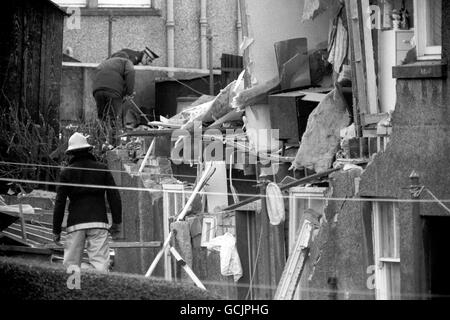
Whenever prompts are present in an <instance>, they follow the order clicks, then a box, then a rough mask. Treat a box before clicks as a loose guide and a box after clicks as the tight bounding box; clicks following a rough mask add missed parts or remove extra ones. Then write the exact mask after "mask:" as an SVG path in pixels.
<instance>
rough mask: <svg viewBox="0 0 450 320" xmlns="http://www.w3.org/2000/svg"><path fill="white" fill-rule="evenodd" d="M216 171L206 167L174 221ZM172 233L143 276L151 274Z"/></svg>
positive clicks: (185, 211) (184, 212)
mask: <svg viewBox="0 0 450 320" xmlns="http://www.w3.org/2000/svg"><path fill="white" fill-rule="evenodd" d="M215 171H216V168H214V167H213V166H211V167H209V169H207V170H206V171H205V172H204V173H203V175H202V176H201V178H200V180H199V181H198V182H197V185H196V186H195V189H194V191H192V193H191V196H190V197H189V199H188V201H187V202H186V204H185V206H184V208H183V210H182V211H181V212H180V214H179V215H178V218H177V220H176V221H181V220H183V219H184V217H185V216H186V214H187V213H188V211H189V209H190V207H191V205H192V203H193V202H194V200H195V197H196V196H197V194H198V193H199V192H200V191H201V190H202V189H203V188H204V187H205V185H206V183H207V182H208V181H209V180H210V179H211V177H212V176H213V174H214V172H215ZM172 235H173V231H171V232H170V233H169V235H168V236H167V239H166V241H164V244H163V246H162V248H161V250H160V251H159V252H158V254H157V255H156V257H155V259H154V260H153V262H152V264H151V265H150V267H149V268H148V271H147V273H146V274H145V277H146V278H148V277H150V276H151V275H152V273H153V271H155V268H156V266H157V265H158V262H159V260H161V258H162V256H163V254H164V252H165V251H166V249H167V248H168V247H169V244H170V240H171V239H172Z"/></svg>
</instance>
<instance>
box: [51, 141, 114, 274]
mask: <svg viewBox="0 0 450 320" xmlns="http://www.w3.org/2000/svg"><path fill="white" fill-rule="evenodd" d="M91 149H92V146H91V145H90V144H89V143H88V142H87V140H86V138H85V137H84V136H83V135H82V134H80V133H75V134H73V135H72V136H71V137H70V139H69V147H68V149H67V151H66V153H67V154H69V155H71V159H70V162H69V166H68V167H67V168H65V169H63V170H62V171H61V174H60V182H61V185H59V186H58V188H57V193H56V202H55V209H54V212H53V234H54V241H55V242H56V243H59V242H60V240H61V229H62V222H63V218H64V211H65V207H66V200H67V198H69V201H70V202H69V208H68V209H69V215H68V218H67V228H66V231H67V236H66V243H65V248H64V265H65V266H67V267H70V266H72V265H76V266H78V267H81V268H88V269H96V270H98V271H103V272H106V271H108V269H109V245H108V229H109V231H110V232H111V235H112V236H115V235H116V234H117V233H118V232H119V226H120V224H121V222H122V203H121V199H120V194H119V191H118V190H117V189H115V187H116V184H115V182H114V179H113V177H112V175H111V172H110V171H109V170H108V167H107V166H105V165H103V164H101V163H99V162H97V161H96V159H95V157H94V156H93V154H92V153H91V152H90V150H91ZM105 195H106V199H107V200H108V204H109V208H110V210H111V215H112V227H111V228H110V226H109V221H108V216H107V212H106V202H105ZM86 245H87V246H86ZM85 246H86V251H87V254H88V257H89V264H87V265H84V264H82V263H81V262H82V256H83V252H84V249H85Z"/></svg>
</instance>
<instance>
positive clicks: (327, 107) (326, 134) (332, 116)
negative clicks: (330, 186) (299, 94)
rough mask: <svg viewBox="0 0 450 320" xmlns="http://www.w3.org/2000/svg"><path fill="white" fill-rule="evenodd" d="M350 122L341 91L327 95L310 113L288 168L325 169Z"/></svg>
mask: <svg viewBox="0 0 450 320" xmlns="http://www.w3.org/2000/svg"><path fill="white" fill-rule="evenodd" d="M349 123H350V115H349V113H348V111H347V103H346V101H345V98H344V96H343V94H342V91H341V88H340V87H339V86H336V88H335V89H334V90H333V91H332V92H330V93H329V94H328V95H327V96H326V97H325V99H324V100H323V101H322V102H321V103H320V104H319V106H318V107H317V108H316V109H315V110H314V111H313V113H311V115H310V116H309V119H308V126H307V128H306V132H305V134H304V135H303V138H302V141H301V144H300V149H299V151H298V154H297V157H296V159H295V161H294V163H293V165H292V167H293V168H295V169H300V168H303V167H305V168H312V169H314V170H315V171H316V172H322V171H326V170H328V169H329V168H330V167H331V165H332V162H333V158H334V157H335V155H336V153H337V151H338V150H339V145H340V132H341V130H342V129H344V128H346V127H347V126H348V125H349Z"/></svg>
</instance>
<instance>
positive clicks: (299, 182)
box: [223, 168, 341, 212]
mask: <svg viewBox="0 0 450 320" xmlns="http://www.w3.org/2000/svg"><path fill="white" fill-rule="evenodd" d="M339 170H341V169H340V168H337V169H330V170H328V171H325V172H321V173H317V174H314V175H311V176H308V177H305V178H303V179H300V180H296V181H293V182H290V183H288V184H285V185H282V186H280V189H281V191H286V190H289V189H290V188H294V187H297V186H300V185H302V184H307V183H310V182H313V181H315V180H318V179H321V178H323V177H326V176H328V175H330V174H332V173H333V172H336V171H339ZM258 200H260V197H259V196H255V197H250V198H248V199H246V200H243V201H241V202H239V203H236V204H233V205H231V206H229V207H227V208H225V209H223V212H227V211H234V210H236V209H239V208H241V207H243V206H244V205H247V204H249V203H252V202H255V201H258Z"/></svg>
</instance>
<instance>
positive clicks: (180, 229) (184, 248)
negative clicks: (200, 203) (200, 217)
mask: <svg viewBox="0 0 450 320" xmlns="http://www.w3.org/2000/svg"><path fill="white" fill-rule="evenodd" d="M171 227H172V230H173V231H174V234H175V237H174V239H175V240H174V242H175V245H174V247H175V249H176V250H177V251H178V253H179V254H180V255H181V257H182V258H183V260H184V261H185V262H186V264H187V265H188V266H190V267H192V261H193V257H192V245H191V228H190V224H189V222H187V221H177V222H174V223H172V224H171ZM181 274H182V275H181V277H182V279H183V280H189V279H190V277H189V275H187V274H186V273H185V272H182V273H181Z"/></svg>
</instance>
